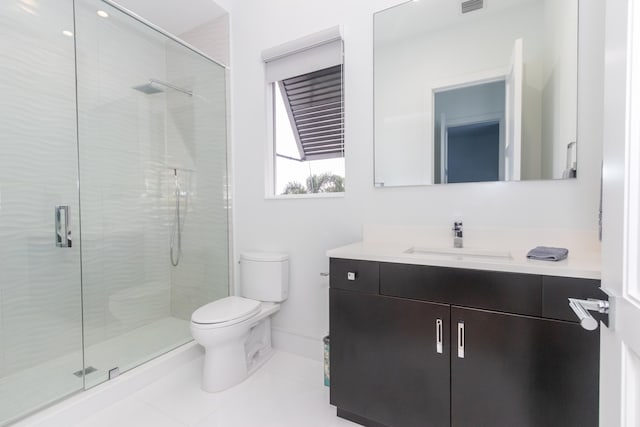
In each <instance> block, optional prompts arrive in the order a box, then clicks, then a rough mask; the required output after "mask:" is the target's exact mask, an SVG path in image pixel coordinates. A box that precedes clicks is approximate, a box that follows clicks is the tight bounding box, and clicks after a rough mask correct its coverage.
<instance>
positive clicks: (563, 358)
mask: <svg viewBox="0 0 640 427" xmlns="http://www.w3.org/2000/svg"><path fill="white" fill-rule="evenodd" d="M459 325H463V326H464V334H463V335H464V337H459V330H460V329H461V328H460V327H459ZM451 330H452V347H451V348H452V354H451V425H452V426H455V427H468V426H518V427H527V426H536V427H552V426H558V427H560V426H562V427H566V426H580V427H589V426H597V425H598V376H599V357H600V355H599V334H598V332H589V331H586V330H584V329H582V328H581V327H580V325H578V324H576V323H571V322H565V321H557V320H547V319H539V318H532V317H527V316H519V315H510V314H503V313H495V312H490V311H484V310H474V309H465V308H458V307H452V308H451ZM460 341H462V342H460ZM460 344H463V354H459V350H458V346H459V345H460ZM462 356H463V357H462Z"/></svg>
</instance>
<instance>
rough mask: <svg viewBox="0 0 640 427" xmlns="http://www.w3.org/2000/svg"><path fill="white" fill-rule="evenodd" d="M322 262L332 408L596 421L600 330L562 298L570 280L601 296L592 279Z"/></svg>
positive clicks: (558, 422) (418, 420)
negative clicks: (583, 323) (584, 323)
mask: <svg viewBox="0 0 640 427" xmlns="http://www.w3.org/2000/svg"><path fill="white" fill-rule="evenodd" d="M330 269H331V279H330V280H331V289H330V335H331V356H330V357H331V403H332V404H333V405H335V406H337V408H338V416H341V417H343V418H347V419H350V420H352V421H355V422H358V423H360V424H362V425H365V426H372V427H381V426H389V427H405V426H438V427H440V426H456V427H470V426H487V427H491V426H495V427H502V426H519V427H520V426H522V427H526V426H536V427H537V426H541V427H542V426H544V427H552V426H573V425H575V426H580V427H589V426H597V424H598V384H599V383H598V381H599V379H598V376H599V334H598V332H597V331H593V332H589V331H586V330H584V329H582V328H581V327H580V325H579V324H578V323H577V320H575V319H573V318H570V317H568V315H567V313H566V312H565V311H564V305H566V304H567V303H566V294H567V293H571V292H573V291H574V290H576V289H577V290H578V291H579V293H580V294H579V295H577V296H578V297H590V298H602V294H601V291H600V290H599V289H598V286H599V281H596V280H585V279H565V278H550V277H548V276H540V275H528V274H520V273H503V272H493V271H478V270H463V269H454V268H444V267H432V266H421V265H409V264H397V263H382V262H373V261H354V260H347V259H333V258H332V259H331V264H330ZM349 273H352V274H349ZM558 298H562V299H564V303H561V302H559V301H557V299H558ZM440 343H441V345H439V344H440Z"/></svg>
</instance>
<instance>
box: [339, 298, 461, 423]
mask: <svg viewBox="0 0 640 427" xmlns="http://www.w3.org/2000/svg"><path fill="white" fill-rule="evenodd" d="M330 306H331V313H330V316H331V350H332V355H331V402H332V404H334V405H336V406H338V407H340V409H341V410H342V411H346V412H349V413H350V414H366V416H367V417H368V418H370V419H372V420H375V421H377V422H378V423H380V424H382V425H387V426H407V427H409V426H411V427H414V426H415V427H422V426H424V425H425V424H424V421H423V420H426V419H429V420H431V422H433V425H439V426H440V425H442V426H444V425H447V424H448V423H449V412H450V408H449V404H450V401H449V386H450V381H449V366H450V358H449V348H447V347H445V346H444V343H448V342H449V341H450V340H449V328H448V327H449V317H450V314H449V311H450V308H449V306H447V305H444V304H435V303H429V302H423V301H413V300H403V299H400V298H392V297H384V296H379V295H366V294H362V295H359V294H357V293H355V292H350V291H343V290H340V289H331V294H330ZM438 321H439V322H438ZM436 324H437V325H438V326H436ZM437 335H440V337H438V336H437ZM438 338H440V339H439V340H438ZM438 342H440V343H441V346H440V347H439V348H436V347H437V343H438ZM334 351H335V352H334Z"/></svg>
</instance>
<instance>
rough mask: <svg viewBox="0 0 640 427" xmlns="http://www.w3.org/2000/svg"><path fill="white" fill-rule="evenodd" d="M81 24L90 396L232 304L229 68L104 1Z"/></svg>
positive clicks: (85, 4)
mask: <svg viewBox="0 0 640 427" xmlns="http://www.w3.org/2000/svg"><path fill="white" fill-rule="evenodd" d="M98 11H103V12H106V14H105V13H101V14H100V15H98V14H97V12H98ZM76 25H77V33H78V43H77V61H78V67H77V70H78V71H77V72H78V75H77V79H78V117H79V123H78V130H79V141H80V142H79V153H80V199H81V205H82V279H83V303H84V305H83V308H84V333H85V335H84V338H85V365H86V368H87V369H89V370H91V371H92V372H91V373H89V372H87V376H86V386H87V387H91V386H93V385H96V384H98V383H100V382H102V381H104V380H106V379H107V378H108V377H109V371H110V370H112V369H114V368H119V371H120V372H123V371H126V370H128V369H131V368H132V367H135V366H137V365H139V364H141V363H144V362H146V361H147V360H149V359H151V358H153V357H155V356H158V355H160V354H163V353H164V352H166V351H168V350H171V349H173V348H175V347H177V346H179V345H182V344H184V343H186V342H188V341H190V340H191V334H190V331H189V319H190V317H191V313H192V311H193V310H194V309H195V308H197V307H198V306H200V305H203V304H206V303H207V302H210V301H213V300H214V299H216V298H219V297H222V296H226V295H228V289H229V286H228V285H229V283H228V234H227V233H228V232H227V211H228V210H227V203H226V186H225V185H226V179H227V176H226V113H225V106H226V102H225V70H224V68H222V67H220V66H218V65H217V64H215V63H213V62H211V61H210V60H207V59H206V58H204V57H202V56H200V55H198V54H197V53H195V52H193V51H191V50H189V49H188V48H186V47H184V46H182V45H180V44H178V43H176V42H175V41H173V40H171V39H169V38H168V37H166V36H165V35H163V34H161V33H159V32H157V31H155V30H154V29H152V28H150V27H148V26H146V25H145V24H143V23H141V22H139V21H137V20H135V19H133V18H131V17H129V16H128V15H126V14H124V13H122V12H120V11H118V10H117V9H115V8H113V7H111V6H109V5H107V4H105V3H103V2H100V1H94V0H83V1H80V2H76Z"/></svg>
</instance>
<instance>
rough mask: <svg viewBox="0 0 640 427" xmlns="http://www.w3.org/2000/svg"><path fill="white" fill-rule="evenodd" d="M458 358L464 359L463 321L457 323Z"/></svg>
mask: <svg viewBox="0 0 640 427" xmlns="http://www.w3.org/2000/svg"><path fill="white" fill-rule="evenodd" d="M458 358H460V359H464V320H460V321H459V322H458Z"/></svg>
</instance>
